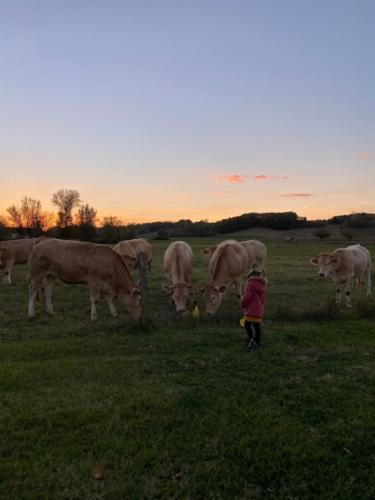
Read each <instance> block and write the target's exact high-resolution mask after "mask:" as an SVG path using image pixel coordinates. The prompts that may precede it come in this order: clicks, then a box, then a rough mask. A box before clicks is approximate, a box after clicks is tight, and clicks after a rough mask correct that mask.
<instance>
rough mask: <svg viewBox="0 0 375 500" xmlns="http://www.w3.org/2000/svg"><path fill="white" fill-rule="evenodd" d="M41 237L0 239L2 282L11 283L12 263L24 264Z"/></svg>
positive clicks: (42, 237)
mask: <svg viewBox="0 0 375 500" xmlns="http://www.w3.org/2000/svg"><path fill="white" fill-rule="evenodd" d="M42 239H44V236H41V237H40V238H23V239H20V240H7V241H0V251H1V254H2V258H1V264H0V269H2V270H3V272H4V283H7V284H8V285H11V284H12V269H13V266H14V264H26V262H27V261H28V260H29V256H30V252H31V250H32V248H33V246H34V245H35V244H36V243H38V242H39V241H41V240H42Z"/></svg>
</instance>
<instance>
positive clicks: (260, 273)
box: [247, 269, 266, 278]
mask: <svg viewBox="0 0 375 500" xmlns="http://www.w3.org/2000/svg"><path fill="white" fill-rule="evenodd" d="M247 277H248V278H251V277H254V278H260V277H262V278H265V277H266V273H265V271H264V269H262V270H261V271H257V270H256V269H253V270H252V271H250V272H249V274H248V275H247Z"/></svg>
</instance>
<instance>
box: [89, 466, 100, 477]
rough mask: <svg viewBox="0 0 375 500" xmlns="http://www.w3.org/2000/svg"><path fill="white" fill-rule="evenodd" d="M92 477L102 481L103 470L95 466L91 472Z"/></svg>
mask: <svg viewBox="0 0 375 500" xmlns="http://www.w3.org/2000/svg"><path fill="white" fill-rule="evenodd" d="M90 473H91V477H93V478H94V479H101V478H102V476H103V469H102V468H101V467H99V466H95V467H93V468H92V469H91V471H90Z"/></svg>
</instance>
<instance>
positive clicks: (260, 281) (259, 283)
mask: <svg viewBox="0 0 375 500" xmlns="http://www.w3.org/2000/svg"><path fill="white" fill-rule="evenodd" d="M249 281H251V284H252V286H253V287H254V288H256V289H258V290H264V289H265V287H266V285H267V278H263V277H262V276H259V277H258V276H250V278H249Z"/></svg>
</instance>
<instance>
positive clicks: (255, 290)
mask: <svg viewBox="0 0 375 500" xmlns="http://www.w3.org/2000/svg"><path fill="white" fill-rule="evenodd" d="M266 285H267V279H266V276H265V273H264V271H262V272H259V271H255V270H254V271H251V272H250V273H249V275H248V280H247V282H246V286H245V293H244V295H243V297H242V299H241V307H242V309H243V310H244V320H245V323H244V327H245V330H246V332H247V335H248V337H249V343H248V346H247V347H248V349H257V348H258V347H259V346H260V324H261V322H262V319H263V314H264V296H265V289H266ZM253 330H254V331H255V339H254V332H253Z"/></svg>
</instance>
